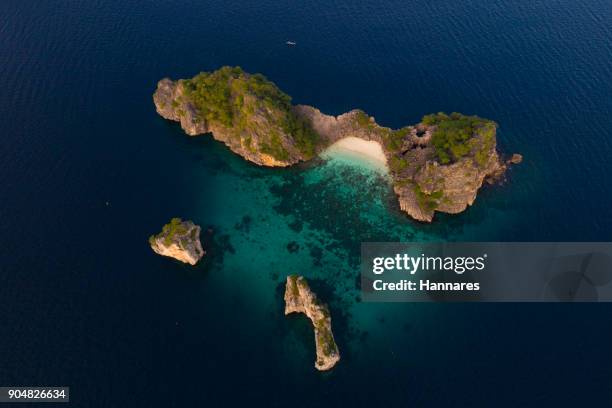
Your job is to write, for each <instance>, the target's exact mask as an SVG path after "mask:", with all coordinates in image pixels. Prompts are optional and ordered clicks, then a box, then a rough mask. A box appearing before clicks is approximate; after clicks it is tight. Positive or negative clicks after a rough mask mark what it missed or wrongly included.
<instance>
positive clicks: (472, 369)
mask: <svg viewBox="0 0 612 408" xmlns="http://www.w3.org/2000/svg"><path fill="white" fill-rule="evenodd" d="M611 23H612V3H611V2H610V1H606V0H464V1H460V0H427V1H425V0H408V1H361V0H352V1H348V0H332V1H327V2H322V1H320V2H319V1H312V0H307V1H301V2H288V1H285V2H283V1H275V0H263V1H258V2H254V1H239V2H238V1H235V2H230V1H217V0H198V1H195V0H191V1H179V0H172V1H171V0H152V1H146V2H145V1H141V2H139V1H134V0H105V1H101V0H90V1H56V0H47V1H28V0H3V1H2V2H0V316H1V318H2V321H1V323H0V385H3V386H9V385H66V386H70V387H71V404H72V405H73V406H78V407H195V406H208V407H215V406H270V407H285V406H290V407H302V406H303V407H322V406H342V407H351V406H355V407H361V406H369V407H374V406H381V407H395V406H406V407H417V406H418V407H442V406H444V407H448V406H453V407H543V406H557V407H560V406H608V405H609V404H610V401H611V400H612V387H611V386H610V379H611V378H612V325H611V324H610V322H611V319H612V307H611V306H608V305H606V304H586V305H573V304H365V303H362V302H360V298H359V289H358V287H357V283H358V272H357V271H358V268H357V263H358V260H359V244H360V242H361V241H396V240H403V241H411V240H412V241H421V240H452V241H610V240H612V236H611V231H612V208H611V206H610V201H611V198H612V183H611V182H610V176H611V175H612V162H611V161H610V158H611V157H612V24H611ZM287 40H291V41H295V42H297V46H295V47H287V46H286V45H285V41H287ZM222 65H240V66H242V67H243V68H244V69H245V70H247V71H249V72H261V73H263V74H265V75H266V76H267V77H268V78H269V79H271V80H272V81H274V82H275V83H277V84H278V85H279V87H281V89H283V90H285V91H286V92H287V93H288V94H290V95H292V96H293V99H294V102H295V103H304V104H310V105H314V106H316V107H318V108H320V109H321V110H322V111H323V112H326V113H329V114H340V113H343V112H345V111H347V110H350V109H352V108H357V107H358V108H362V109H364V110H366V111H367V112H368V113H370V114H371V115H373V116H375V117H376V120H377V121H378V122H379V123H381V124H383V125H386V126H391V127H400V126H403V125H405V124H413V123H416V122H418V121H419V119H420V118H421V117H422V116H423V115H424V114H427V113H431V112H438V111H447V112H450V111H460V112H463V113H466V114H478V115H480V116H483V117H487V118H491V119H493V120H495V121H497V122H498V123H499V125H500V131H499V133H498V142H499V148H500V150H502V151H503V152H505V153H514V152H520V153H521V154H523V155H524V157H525V160H524V162H523V163H522V164H521V165H519V166H516V167H514V168H513V169H512V170H511V172H510V173H509V175H508V180H507V182H506V183H505V184H503V185H499V186H492V187H488V188H485V189H484V190H483V191H482V192H481V193H480V194H479V196H478V199H477V200H476V203H475V205H474V206H473V207H471V208H470V209H469V210H468V211H466V212H465V213H463V214H461V215H456V216H448V215H446V216H445V215H441V216H437V217H436V220H435V222H434V223H433V224H431V225H424V224H419V223H415V222H412V221H411V220H409V219H408V218H407V217H406V216H405V215H403V214H402V213H400V212H399V209H398V208H397V204H396V202H395V199H394V197H393V194H392V192H391V191H390V189H389V187H388V185H387V184H385V182H384V180H381V177H382V176H380V175H379V174H377V173H376V172H373V171H371V170H368V169H367V168H365V167H360V166H358V165H354V164H351V163H347V162H346V161H343V160H336V159H329V160H323V159H319V160H316V161H315V162H314V163H309V164H304V165H299V166H296V167H295V168H290V169H263V168H258V167H256V166H254V165H251V164H249V163H246V162H245V161H243V160H242V159H241V158H239V157H237V156H235V155H234V154H232V153H231V152H229V151H228V150H227V149H226V148H225V147H224V146H223V145H221V144H219V143H217V142H215V141H213V140H212V139H211V138H210V137H207V136H201V137H197V138H189V137H187V136H186V135H184V133H183V132H182V131H181V129H180V127H179V126H177V125H176V124H174V123H169V122H167V121H165V120H163V119H162V118H161V117H159V116H158V115H157V114H156V112H155V108H154V106H153V103H152V93H153V91H154V90H155V87H156V83H157V81H158V80H159V79H161V78H163V77H166V76H167V77H171V78H185V77H191V76H193V75H194V74H196V73H197V72H199V71H202V70H214V69H216V68H218V67H220V66H222ZM174 216H180V217H183V218H187V219H192V220H194V221H195V222H197V223H198V224H200V225H202V226H203V227H204V228H205V229H207V228H209V227H210V228H211V231H212V232H211V233H210V234H209V233H206V234H204V236H203V241H204V245H205V247H206V249H207V250H208V252H209V254H208V256H207V258H206V259H205V261H204V262H203V263H202V264H200V265H198V266H197V267H188V266H183V265H180V264H179V263H177V262H174V261H173V260H170V259H167V258H162V257H159V256H156V255H155V254H153V252H152V251H151V250H150V248H149V247H148V243H147V238H148V237H149V235H151V234H153V233H155V232H157V231H158V230H159V229H160V228H161V226H162V225H163V224H164V223H165V222H167V221H168V220H169V219H170V218H171V217H174ZM296 248H297V250H296ZM289 249H291V251H290V250H289ZM290 273H299V274H303V275H305V276H307V277H308V278H309V279H310V280H311V282H312V283H313V286H314V287H316V289H317V291H318V293H319V295H320V296H321V297H322V298H323V299H324V300H325V301H327V302H329V303H330V305H331V308H332V316H333V319H334V320H333V325H334V331H335V334H336V338H337V340H338V343H339V347H340V350H341V354H342V360H341V361H340V363H339V365H338V366H337V367H336V368H335V369H334V370H333V371H332V372H329V373H319V372H317V371H316V370H315V369H314V367H313V365H314V338H313V334H312V330H311V327H310V325H309V322H308V321H307V320H306V319H305V318H299V317H292V318H285V317H284V316H283V301H282V291H283V282H284V278H285V276H286V275H287V274H290Z"/></svg>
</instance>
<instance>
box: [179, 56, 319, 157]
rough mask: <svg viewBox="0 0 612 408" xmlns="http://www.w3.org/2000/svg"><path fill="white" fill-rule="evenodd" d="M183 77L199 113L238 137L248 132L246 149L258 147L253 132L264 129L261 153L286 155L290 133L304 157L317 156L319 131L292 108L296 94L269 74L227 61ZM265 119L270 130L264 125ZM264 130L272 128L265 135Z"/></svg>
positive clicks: (260, 146) (257, 132) (211, 122)
mask: <svg viewBox="0 0 612 408" xmlns="http://www.w3.org/2000/svg"><path fill="white" fill-rule="evenodd" d="M181 83H182V85H183V87H184V90H185V97H186V98H187V99H188V100H189V101H190V102H191V103H192V104H193V106H194V107H195V110H196V115H197V119H198V120H200V121H205V122H206V123H209V124H212V125H221V126H224V127H225V128H228V129H231V130H232V132H233V135H234V136H235V137H244V139H243V140H244V142H245V144H246V147H247V149H251V150H252V151H254V150H255V149H256V147H255V146H254V142H255V141H254V140H253V135H260V136H262V137H261V140H257V146H258V147H259V150H260V151H261V152H262V153H265V154H269V155H271V156H272V157H274V158H275V159H277V160H280V161H287V160H289V159H290V157H289V152H288V151H287V143H284V139H285V135H286V136H288V137H290V138H291V139H292V140H291V141H292V143H291V144H292V145H294V146H295V148H296V149H297V150H298V151H299V152H300V153H301V154H302V155H303V156H304V158H305V159H309V158H312V157H313V156H314V154H315V152H316V146H317V143H318V142H319V138H318V135H317V134H316V132H314V131H313V130H312V128H311V126H310V124H309V123H307V122H306V121H304V120H303V119H302V118H300V117H299V116H298V115H296V113H295V112H294V111H293V107H292V105H291V97H290V96H289V95H287V94H286V93H284V92H282V91H281V90H280V89H279V88H278V87H277V86H276V85H275V84H274V83H273V82H271V81H269V80H268V79H266V77H265V76H263V75H261V74H254V75H251V74H248V73H246V72H244V71H243V70H242V68H240V67H223V68H220V69H218V70H216V71H214V72H202V73H200V74H198V75H196V76H195V77H193V78H191V79H185V80H182V81H181ZM179 102H180V101H178V102H177V103H179ZM264 122H265V123H266V129H265V131H266V132H262V129H259V127H260V126H261V124H262V123H264ZM263 133H267V134H266V135H265V137H263V136H264V135H263Z"/></svg>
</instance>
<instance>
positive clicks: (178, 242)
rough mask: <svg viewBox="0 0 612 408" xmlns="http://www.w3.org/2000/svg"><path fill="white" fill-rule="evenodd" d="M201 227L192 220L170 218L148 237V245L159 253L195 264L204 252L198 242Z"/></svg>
mask: <svg viewBox="0 0 612 408" xmlns="http://www.w3.org/2000/svg"><path fill="white" fill-rule="evenodd" d="M200 231H201V228H200V226H198V225H195V224H194V223H193V222H192V221H183V220H182V219H180V218H172V220H170V222H169V223H168V224H166V225H164V226H163V227H162V231H161V232H160V233H159V234H156V235H151V236H150V237H149V245H151V248H152V249H153V251H154V252H155V253H157V254H159V255H162V256H167V257H170V258H174V259H176V260H178V261H181V262H183V263H187V264H190V265H195V264H197V263H198V261H199V260H200V259H202V257H203V256H204V254H205V253H206V252H205V251H204V249H203V248H202V243H201V242H200Z"/></svg>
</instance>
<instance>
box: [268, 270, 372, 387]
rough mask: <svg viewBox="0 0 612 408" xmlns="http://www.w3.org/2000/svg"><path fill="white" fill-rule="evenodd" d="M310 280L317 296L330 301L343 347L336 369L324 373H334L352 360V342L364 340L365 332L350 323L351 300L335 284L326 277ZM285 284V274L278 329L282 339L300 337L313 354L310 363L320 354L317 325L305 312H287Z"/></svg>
mask: <svg viewBox="0 0 612 408" xmlns="http://www.w3.org/2000/svg"><path fill="white" fill-rule="evenodd" d="M306 280H307V281H308V285H309V286H310V288H311V290H312V291H313V292H314V293H315V294H316V295H317V298H318V299H319V300H320V301H321V302H323V303H325V304H327V306H328V307H329V311H330V313H331V319H332V332H333V335H334V339H335V341H336V344H337V345H338V349H339V351H340V356H341V360H340V362H339V363H338V366H336V367H334V368H333V369H332V370H330V371H327V372H322V373H321V374H322V375H330V374H331V373H333V372H335V371H338V370H339V369H341V368H340V367H341V366H342V365H345V364H349V363H350V361H351V360H352V351H351V342H352V341H355V340H357V341H361V339H363V338H365V334H364V333H363V332H362V331H360V330H358V329H355V328H352V327H351V326H350V321H351V317H352V315H351V313H350V312H349V308H350V304H349V303H348V302H347V301H345V300H342V299H341V298H340V297H339V296H337V295H336V289H335V288H334V287H333V286H332V285H330V284H329V283H327V282H326V281H324V280H322V279H315V278H308V277H306ZM285 285H286V279H285V278H283V279H281V281H280V282H279V283H278V284H277V285H276V289H275V302H274V303H275V305H276V307H275V311H277V312H275V313H274V316H272V317H277V318H278V320H277V321H278V325H277V328H276V333H277V335H278V337H279V339H281V341H286V339H288V338H295V339H297V341H298V342H299V344H300V346H301V347H302V348H304V349H305V350H307V351H308V353H309V354H310V355H312V359H309V360H307V361H304V364H305V365H308V366H310V365H312V361H314V358H315V355H316V348H315V338H314V328H313V326H312V322H311V321H310V319H309V318H308V317H307V316H306V315H304V314H298V313H292V314H290V315H287V316H285V299H284V296H285ZM313 370H314V368H313Z"/></svg>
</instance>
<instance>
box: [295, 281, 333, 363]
mask: <svg viewBox="0 0 612 408" xmlns="http://www.w3.org/2000/svg"><path fill="white" fill-rule="evenodd" d="M290 313H304V314H305V315H306V316H308V318H309V319H310V320H311V321H312V325H313V326H314V334H315V344H316V348H317V360H316V362H315V367H316V368H317V370H321V371H324V370H329V369H331V368H332V367H333V366H334V365H336V363H337V362H338V361H339V360H340V353H339V352H338V346H337V345H336V342H335V340H334V335H333V333H332V330H331V316H330V314H329V309H328V307H327V305H325V304H323V303H321V302H320V301H319V299H318V298H317V296H316V295H315V294H314V293H313V292H312V291H311V290H310V287H309V286H308V283H307V282H306V279H304V277H302V276H297V275H291V276H287V284H286V286H285V315H288V314H290Z"/></svg>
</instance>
